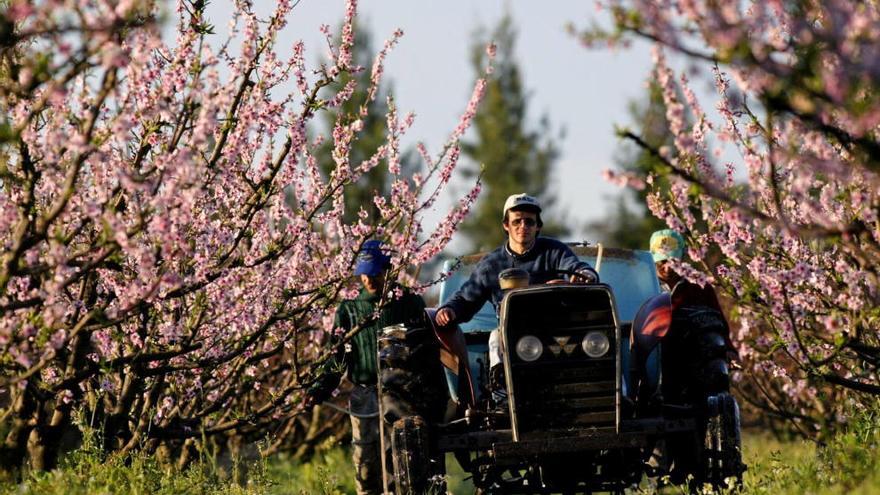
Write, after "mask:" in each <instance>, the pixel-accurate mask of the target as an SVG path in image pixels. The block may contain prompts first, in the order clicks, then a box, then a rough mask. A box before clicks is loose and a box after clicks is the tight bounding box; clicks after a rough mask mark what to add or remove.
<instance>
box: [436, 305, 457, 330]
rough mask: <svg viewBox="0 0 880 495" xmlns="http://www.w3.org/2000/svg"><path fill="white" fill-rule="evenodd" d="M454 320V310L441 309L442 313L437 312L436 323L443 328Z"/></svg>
mask: <svg viewBox="0 0 880 495" xmlns="http://www.w3.org/2000/svg"><path fill="white" fill-rule="evenodd" d="M454 320H455V311H453V310H452V308H440V311H437V314H436V315H434V321H435V322H436V323H437V324H438V325H440V326H441V327H445V326H446V325H448V324H449V323H451V322H452V321H454Z"/></svg>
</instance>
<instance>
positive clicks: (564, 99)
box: [209, 0, 650, 242]
mask: <svg viewBox="0 0 880 495" xmlns="http://www.w3.org/2000/svg"><path fill="white" fill-rule="evenodd" d="M229 1H230V0H215V2H213V4H212V6H211V10H210V11H209V15H210V16H211V17H212V19H213V20H214V23H215V25H216V27H217V31H218V34H222V30H224V29H225V28H226V25H227V22H228V19H224V18H223V16H224V14H225V13H226V12H228V11H229V10H230V9H229V8H228V7H227V5H228V2H229ZM261 2H265V5H263V4H262V3H261ZM255 3H256V5H257V6H258V7H259V8H260V10H262V8H266V9H267V11H268V9H269V8H270V7H271V3H270V2H269V1H268V0H257V1H256V2H255ZM343 11H344V1H342V0H300V2H299V3H298V4H297V5H296V7H295V8H294V10H293V13H292V15H291V17H290V20H289V25H288V26H287V27H286V28H285V30H284V32H283V33H282V38H281V39H280V40H279V41H280V46H282V47H283V46H291V45H292V43H293V41H294V40H297V39H302V40H303V41H304V42H305V43H306V50H307V57H308V60H309V62H311V63H314V62H315V61H316V60H318V58H319V57H320V56H323V54H324V52H325V46H326V45H324V44H323V42H322V40H321V36H320V34H319V32H318V27H319V26H320V25H321V24H329V25H331V26H333V27H335V26H337V25H338V23H339V22H340V20H341V18H342V14H343ZM358 11H359V16H360V19H361V22H363V23H364V24H365V25H366V26H368V28H369V29H370V31H371V32H372V35H373V42H374V46H375V47H376V48H378V47H379V46H381V43H382V41H383V40H384V39H386V38H387V37H388V36H389V35H390V34H391V33H392V32H393V31H394V30H395V29H397V28H401V29H403V30H404V33H405V35H404V37H403V39H402V40H401V42H400V44H399V45H398V46H397V47H396V48H395V50H394V51H393V52H392V53H391V55H390V56H389V58H388V61H387V64H386V78H387V79H386V80H391V81H393V85H394V93H395V98H396V100H397V103H398V108H399V109H400V110H401V111H402V113H403V112H405V111H409V110H412V111H414V112H415V113H416V122H415V125H414V126H413V128H412V129H411V130H410V131H409V134H408V139H409V142H411V143H412V142H415V141H424V142H425V143H426V144H427V145H428V147H429V150H432V151H436V150H437V149H438V148H439V145H440V144H441V143H443V142H444V141H445V139H446V136H447V135H448V133H449V132H450V131H451V130H452V129H453V128H454V127H455V125H456V123H457V122H458V118H459V115H460V114H461V112H462V111H463V110H464V107H465V105H466V103H467V100H468V98H469V96H470V92H471V88H472V85H473V79H474V74H473V72H472V69H471V67H470V64H469V49H470V45H471V42H472V40H473V33H474V32H475V30H476V29H477V28H478V27H480V26H485V27H488V28H491V27H493V26H494V25H496V24H497V22H498V20H499V19H500V18H501V17H502V16H503V15H504V13H505V11H509V12H510V13H511V15H512V17H513V20H514V24H515V26H516V27H517V30H518V32H519V37H518V40H517V46H516V55H517V57H518V60H519V62H520V66H521V69H522V71H523V75H524V81H525V85H526V87H527V88H528V90H529V91H530V92H531V101H530V112H531V117H532V119H533V122H537V120H538V118H540V116H541V115H542V114H546V115H547V116H548V118H549V121H550V122H551V124H552V125H553V126H554V127H555V128H557V129H559V128H563V129H565V138H564V139H563V140H562V141H561V142H560V143H559V144H560V151H561V154H560V158H559V161H558V162H557V170H556V177H555V183H556V185H557V187H556V188H555V190H556V192H557V205H558V207H559V209H560V210H564V211H565V213H566V214H567V215H568V219H569V221H570V223H571V225H572V226H573V227H576V230H575V233H574V235H573V236H572V239H571V240H580V239H583V238H586V239H587V240H590V241H596V242H601V241H602V239H594V238H590V237H589V233H586V232H584V231H582V230H580V229H579V228H577V227H580V226H581V225H583V224H584V223H585V222H586V221H588V220H591V219H597V218H600V217H602V216H603V213H604V210H605V208H606V207H607V197H608V196H609V195H613V194H617V193H618V192H619V189H618V188H617V187H616V186H613V185H610V184H607V183H606V182H605V181H604V180H603V179H602V178H601V172H602V170H603V169H605V168H608V167H611V166H613V156H614V153H615V150H616V149H617V148H618V146H619V143H618V140H617V138H616V137H615V136H614V132H613V129H614V125H615V124H626V123H628V116H627V113H626V107H627V102H628V101H629V100H631V99H633V98H641V96H642V95H643V94H644V82H645V80H646V78H647V77H648V75H649V71H650V57H649V54H648V49H647V47H646V46H644V45H641V46H637V47H636V48H632V49H628V50H622V51H618V52H613V51H609V50H595V49H593V50H591V49H587V48H584V47H582V46H581V45H580V44H579V43H578V42H577V40H576V39H574V38H573V37H572V36H571V35H570V34H568V33H567V32H566V31H565V25H566V24H567V23H569V22H573V23H575V24H576V25H580V26H584V25H586V24H587V23H588V22H589V20H590V19H592V18H594V17H596V16H598V15H599V14H597V12H596V10H595V8H594V4H593V3H592V2H584V1H574V0H559V1H552V2H533V1H529V2H526V1H520V2H512V1H498V0H492V1H476V0H472V1H468V0H445V1H443V2H439V1H434V2H429V1H421V2H416V1H412V0H410V1H405V0H362V1H361V2H360V3H359V6H358ZM524 189H528V188H527V186H526V187H524ZM459 190H463V188H460V189H459ZM449 199H451V195H449ZM447 204H448V203H447ZM442 206H443V205H441V208H442ZM437 215H438V216H439V213H438V214H437ZM430 220H431V217H429V221H430ZM499 228H500V226H499Z"/></svg>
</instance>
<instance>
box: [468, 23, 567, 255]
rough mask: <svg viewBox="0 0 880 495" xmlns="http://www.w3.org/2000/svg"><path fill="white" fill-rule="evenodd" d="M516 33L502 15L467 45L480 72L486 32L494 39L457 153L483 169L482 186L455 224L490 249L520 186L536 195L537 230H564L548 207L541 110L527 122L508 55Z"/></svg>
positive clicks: (549, 158) (478, 246)
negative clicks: (489, 68) (539, 209)
mask: <svg viewBox="0 0 880 495" xmlns="http://www.w3.org/2000/svg"><path fill="white" fill-rule="evenodd" d="M516 37H517V33H516V30H515V29H514V26H513V20H512V19H511V17H510V16H509V15H506V16H505V17H504V18H502V20H501V21H500V22H499V24H498V26H497V27H496V28H495V30H494V32H493V33H492V35H491V36H489V37H487V36H485V33H478V35H477V36H476V37H475V42H474V44H473V48H472V50H473V52H472V59H471V61H472V65H473V67H474V71H475V72H476V73H480V71H481V67H484V66H485V65H486V63H487V60H486V58H487V55H486V52H485V47H486V44H487V38H488V39H492V40H494V42H495V43H496V45H497V56H496V59H495V62H494V64H495V71H494V73H493V77H492V78H491V79H490V80H489V81H488V85H487V88H486V95H485V98H484V99H483V103H482V104H481V106H480V109H479V110H478V112H477V115H476V118H475V120H474V128H475V131H476V136H475V137H474V139H473V141H469V142H464V143H462V151H463V153H464V154H465V156H467V157H468V158H470V159H471V162H472V165H471V167H470V168H469V169H467V171H468V173H469V174H470V175H471V176H473V175H475V174H477V173H479V172H480V169H481V168H482V171H483V192H482V193H481V195H480V199H479V200H478V201H477V204H476V206H475V208H474V210H473V211H472V214H471V218H470V219H468V221H466V222H465V223H464V224H463V225H462V228H461V231H462V232H463V233H464V234H465V235H466V236H467V237H468V239H469V240H470V242H471V246H472V248H473V249H475V250H488V249H493V248H495V247H497V246H499V245H501V243H502V242H504V239H505V238H506V237H505V232H504V230H503V229H502V228H501V217H502V208H503V206H504V201H505V199H507V196H509V195H511V194H515V193H520V192H525V193H528V194H531V195H533V196H536V197H537V198H538V199H539V200H540V201H541V203H542V206H543V208H544V214H542V219H543V220H544V228H543V230H542V234H544V235H552V236H559V235H565V234H566V233H567V232H568V230H567V229H566V228H565V227H564V226H563V223H562V218H561V217H559V216H558V215H555V214H554V213H552V206H553V203H554V197H553V195H552V194H551V192H550V191H549V186H550V184H551V175H552V172H553V165H554V162H555V161H556V158H557V156H558V149H557V146H556V142H555V141H554V140H553V137H552V136H551V132H552V131H551V129H550V123H549V121H548V119H547V118H546V116H544V117H542V118H541V119H540V121H539V123H538V126H537V128H534V129H533V128H530V127H529V122H528V99H529V98H528V94H527V92H526V90H525V89H524V88H523V80H522V74H521V72H520V68H519V65H518V63H517V61H516V58H515V56H514V53H515V52H514V48H515V43H516ZM548 210H549V211H548ZM554 220H555V221H554Z"/></svg>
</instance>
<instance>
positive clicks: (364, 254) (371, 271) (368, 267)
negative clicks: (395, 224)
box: [354, 240, 391, 277]
mask: <svg viewBox="0 0 880 495" xmlns="http://www.w3.org/2000/svg"><path fill="white" fill-rule="evenodd" d="M390 266H391V256H388V255H387V254H385V253H383V252H382V241H379V240H371V241H367V242H365V243H364V247H362V248H361V250H360V252H358V256H357V268H355V271H354V274H355V275H367V276H368V277H375V276H376V275H379V274H380V273H382V272H383V271H385V270H387V269H388V267H390Z"/></svg>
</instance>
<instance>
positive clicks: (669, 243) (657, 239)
mask: <svg viewBox="0 0 880 495" xmlns="http://www.w3.org/2000/svg"><path fill="white" fill-rule="evenodd" d="M651 255H652V256H653V257H654V263H656V262H658V261H663V260H668V259H669V258H677V259H682V258H684V237H682V236H681V234H679V233H678V232H676V231H674V230H672V229H663V230H658V231H657V232H654V233H653V234H651Z"/></svg>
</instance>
